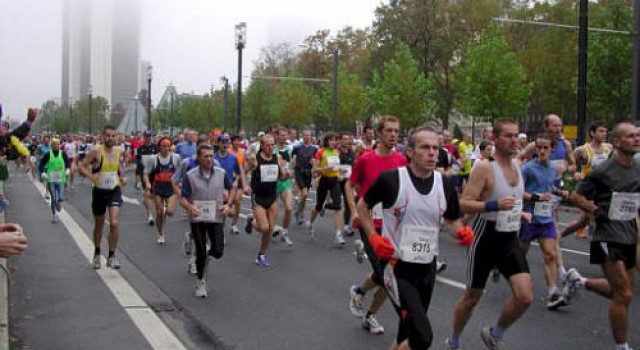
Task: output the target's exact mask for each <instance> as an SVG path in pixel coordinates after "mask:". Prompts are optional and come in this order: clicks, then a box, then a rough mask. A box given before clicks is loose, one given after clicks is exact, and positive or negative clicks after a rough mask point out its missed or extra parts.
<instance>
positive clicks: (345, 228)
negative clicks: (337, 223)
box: [342, 225, 354, 237]
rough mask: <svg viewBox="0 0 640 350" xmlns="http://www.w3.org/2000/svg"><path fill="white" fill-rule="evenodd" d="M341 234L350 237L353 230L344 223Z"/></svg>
mask: <svg viewBox="0 0 640 350" xmlns="http://www.w3.org/2000/svg"><path fill="white" fill-rule="evenodd" d="M342 234H343V235H345V236H347V237H351V236H353V234H354V232H353V229H352V228H351V226H350V225H344V226H343V227H342Z"/></svg>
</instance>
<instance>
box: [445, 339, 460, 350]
mask: <svg viewBox="0 0 640 350" xmlns="http://www.w3.org/2000/svg"><path fill="white" fill-rule="evenodd" d="M444 349H445V350H462V348H461V347H459V346H456V347H455V348H454V347H453V346H452V345H451V343H450V342H449V337H447V339H445V340H444Z"/></svg>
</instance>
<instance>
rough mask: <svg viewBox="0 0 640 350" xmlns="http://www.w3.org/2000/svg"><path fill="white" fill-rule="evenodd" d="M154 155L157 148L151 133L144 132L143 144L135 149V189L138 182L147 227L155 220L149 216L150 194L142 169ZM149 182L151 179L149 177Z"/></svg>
mask: <svg viewBox="0 0 640 350" xmlns="http://www.w3.org/2000/svg"><path fill="white" fill-rule="evenodd" d="M156 154H158V146H157V145H156V144H155V143H153V133H151V131H145V132H144V143H143V144H142V145H140V146H138V147H137V148H136V188H137V184H138V181H139V182H140V183H141V184H142V190H143V191H144V193H143V194H142V196H143V197H144V209H145V212H146V215H147V216H146V218H147V223H148V224H149V226H153V225H155V219H154V218H153V215H151V194H150V192H149V191H147V183H146V182H145V181H144V167H145V165H146V164H148V163H149V161H150V160H151V159H152V158H153V156H154V155H156ZM149 176H152V175H149ZM149 180H150V181H152V180H153V179H152V178H151V177H150V178H149Z"/></svg>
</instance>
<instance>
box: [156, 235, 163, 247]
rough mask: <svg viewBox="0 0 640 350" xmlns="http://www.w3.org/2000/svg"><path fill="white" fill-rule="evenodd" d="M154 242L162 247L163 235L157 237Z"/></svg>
mask: <svg viewBox="0 0 640 350" xmlns="http://www.w3.org/2000/svg"><path fill="white" fill-rule="evenodd" d="M156 242H158V244H160V245H163V244H164V235H158V239H157V240H156Z"/></svg>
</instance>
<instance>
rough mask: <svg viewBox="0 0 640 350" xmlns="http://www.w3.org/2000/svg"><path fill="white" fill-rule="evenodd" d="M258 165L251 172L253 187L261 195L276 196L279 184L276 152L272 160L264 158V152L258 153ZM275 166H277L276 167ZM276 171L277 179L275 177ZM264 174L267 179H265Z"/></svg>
mask: <svg viewBox="0 0 640 350" xmlns="http://www.w3.org/2000/svg"><path fill="white" fill-rule="evenodd" d="M256 161H257V163H258V166H257V167H256V168H255V169H254V170H253V171H252V172H251V189H252V190H253V193H255V194H256V195H259V196H275V195H276V186H277V184H278V175H279V169H278V157H277V156H276V155H275V154H274V155H273V156H272V157H271V160H266V159H264V158H262V152H259V153H258V154H257V155H256ZM274 166H275V167H274ZM274 172H275V180H274V181H270V180H272V179H274ZM263 175H265V176H264V177H265V179H264V180H267V181H263Z"/></svg>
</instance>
